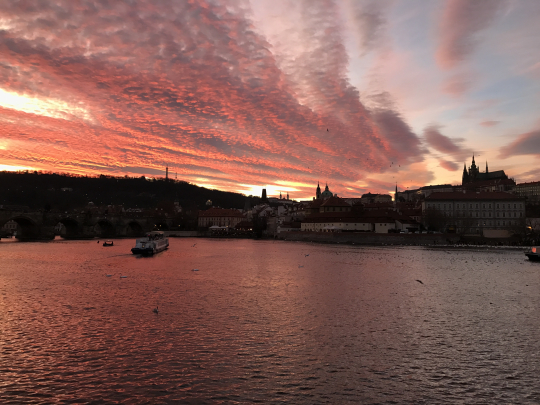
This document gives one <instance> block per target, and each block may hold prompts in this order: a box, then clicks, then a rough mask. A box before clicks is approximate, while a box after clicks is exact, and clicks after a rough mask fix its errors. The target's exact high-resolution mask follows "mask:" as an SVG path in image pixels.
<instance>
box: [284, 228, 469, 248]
mask: <svg viewBox="0 0 540 405" xmlns="http://www.w3.org/2000/svg"><path fill="white" fill-rule="evenodd" d="M278 239H283V240H291V241H302V242H319V243H349V244H353V243H354V244H355V245H444V244H448V243H457V242H458V241H459V236H458V235H456V234H426V233H423V234H400V233H371V232H300V231H294V232H292V231H291V232H281V233H280V234H279V236H278Z"/></svg>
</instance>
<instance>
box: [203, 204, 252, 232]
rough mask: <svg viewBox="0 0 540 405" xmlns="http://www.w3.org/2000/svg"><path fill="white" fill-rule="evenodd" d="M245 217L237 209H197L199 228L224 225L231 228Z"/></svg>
mask: <svg viewBox="0 0 540 405" xmlns="http://www.w3.org/2000/svg"><path fill="white" fill-rule="evenodd" d="M244 219H245V218H244V216H243V215H242V213H241V212H240V211H239V210H233V209H224V208H214V207H212V208H210V209H208V210H206V211H199V219H198V226H199V228H209V227H211V226H221V227H223V226H226V227H230V228H233V227H235V226H236V225H237V224H239V223H240V222H241V221H243V220H244Z"/></svg>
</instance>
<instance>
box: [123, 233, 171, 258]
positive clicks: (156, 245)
mask: <svg viewBox="0 0 540 405" xmlns="http://www.w3.org/2000/svg"><path fill="white" fill-rule="evenodd" d="M168 247H169V238H167V237H166V236H165V234H164V233H163V232H150V233H148V234H147V235H146V236H145V237H144V238H139V239H137V241H136V242H135V247H134V248H132V249H131V253H133V254H134V255H143V256H152V255H153V254H154V253H158V252H161V251H163V250H165V249H167V248H168Z"/></svg>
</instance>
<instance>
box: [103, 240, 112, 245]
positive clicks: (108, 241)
mask: <svg viewBox="0 0 540 405" xmlns="http://www.w3.org/2000/svg"><path fill="white" fill-rule="evenodd" d="M103 246H114V242H113V241H112V240H106V241H105V242H103Z"/></svg>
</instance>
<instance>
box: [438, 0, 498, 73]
mask: <svg viewBox="0 0 540 405" xmlns="http://www.w3.org/2000/svg"><path fill="white" fill-rule="evenodd" d="M502 3H503V1H502V0H474V1H469V0H447V1H446V6H445V8H444V12H443V14H442V17H441V21H440V28H439V47H438V49H437V54H436V57H437V62H438V63H439V65H440V66H442V67H443V68H446V69H447V68H452V67H454V66H456V65H457V64H458V63H460V62H462V61H463V60H465V59H466V58H467V57H468V56H469V55H470V54H471V53H472V52H473V51H474V48H475V47H476V45H477V43H478V41H479V38H478V37H479V33H480V32H481V31H482V30H484V29H485V28H487V27H488V26H489V24H490V23H491V22H492V21H493V19H494V18H495V16H496V14H497V10H498V8H499V7H500V6H501V4H502Z"/></svg>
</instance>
